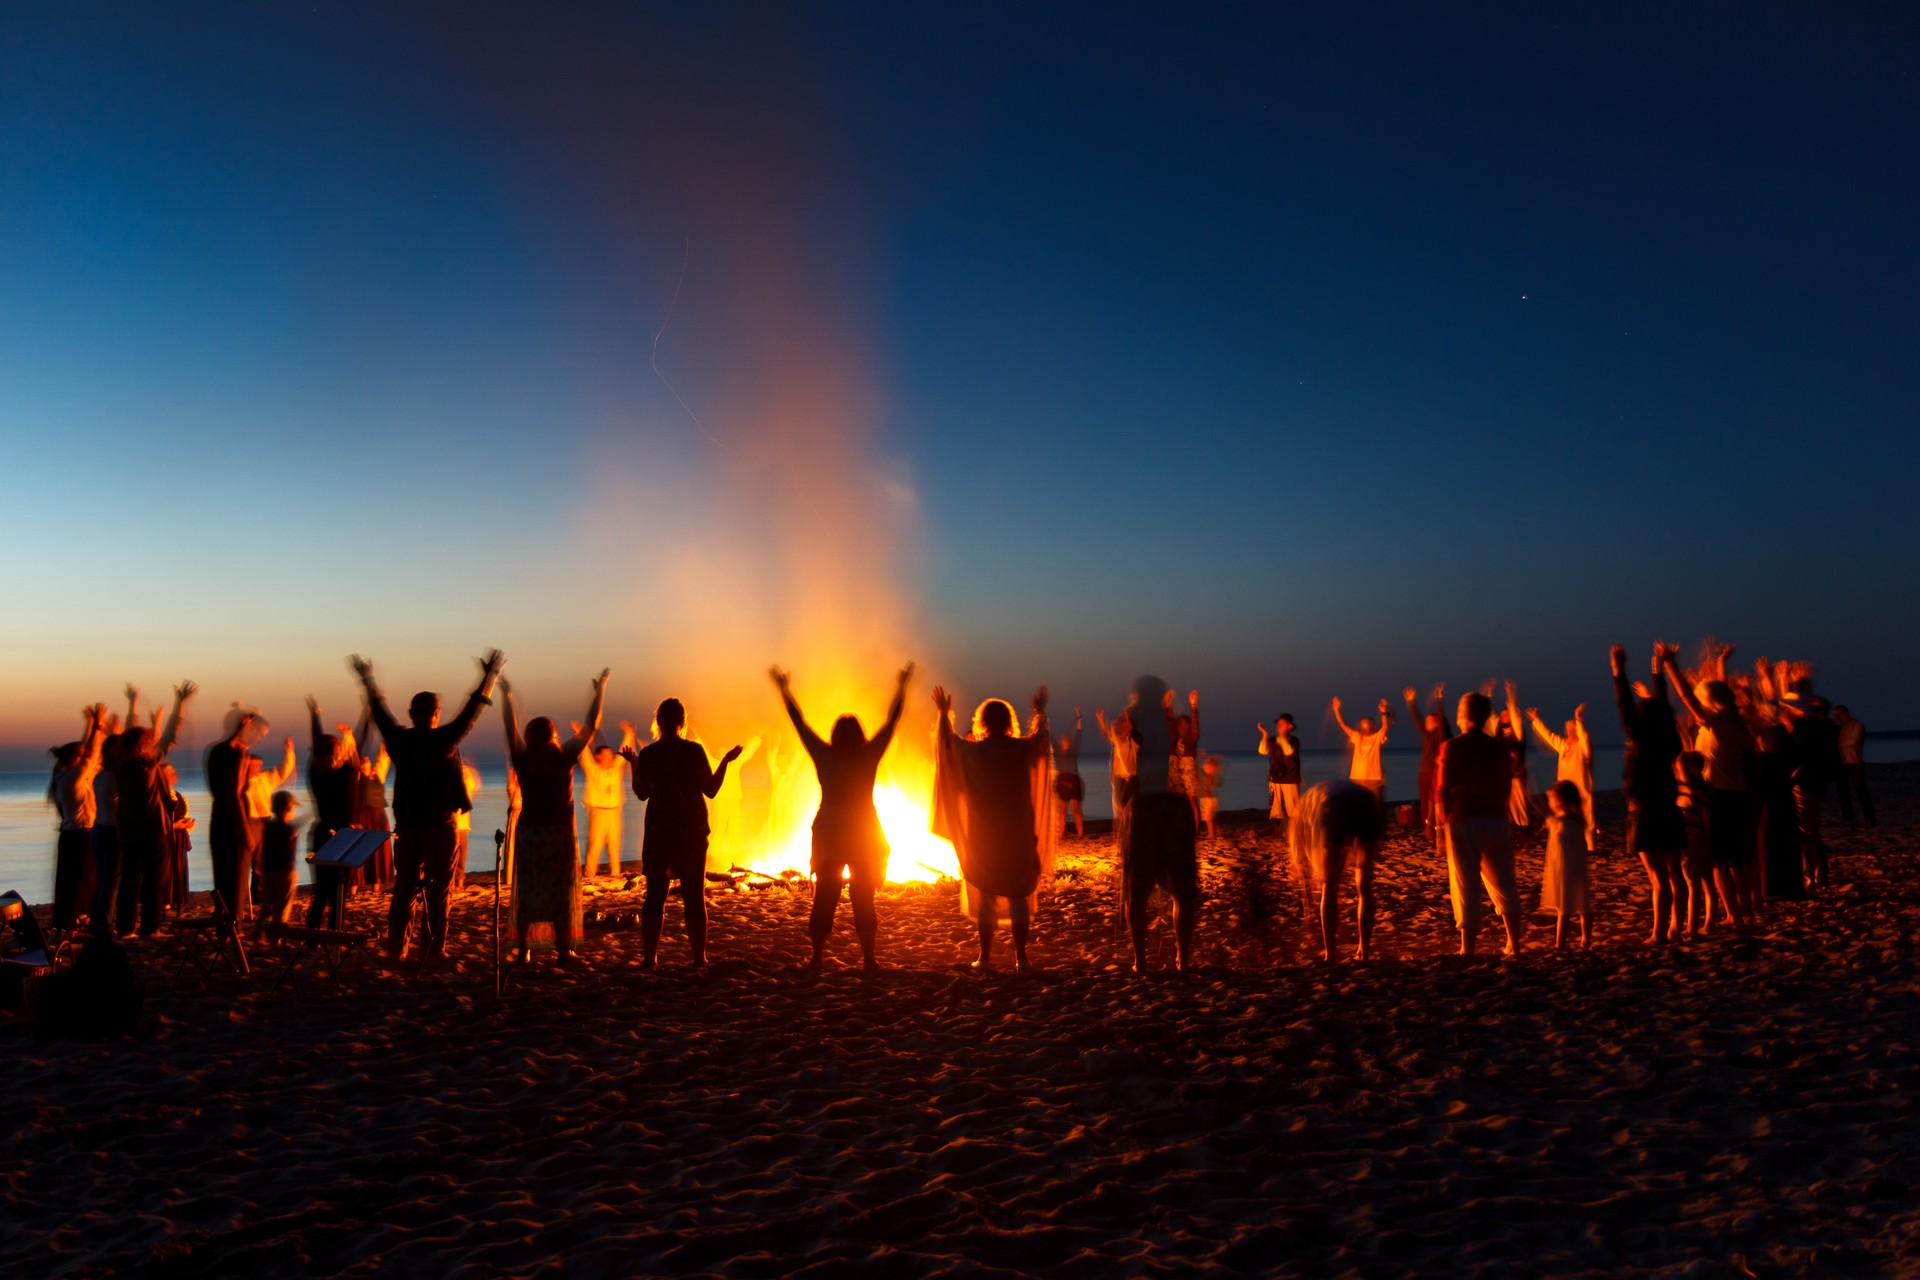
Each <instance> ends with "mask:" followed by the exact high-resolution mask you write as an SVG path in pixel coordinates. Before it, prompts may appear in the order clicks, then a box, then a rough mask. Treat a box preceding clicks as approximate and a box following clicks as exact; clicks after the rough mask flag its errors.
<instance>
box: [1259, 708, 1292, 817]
mask: <svg viewBox="0 0 1920 1280" xmlns="http://www.w3.org/2000/svg"><path fill="white" fill-rule="evenodd" d="M1257 727H1258V728H1259V730H1260V754H1261V755H1263V756H1265V757H1266V758H1267V816H1268V817H1269V818H1276V819H1277V818H1290V817H1292V816H1293V810H1294V806H1296V805H1298V804H1299V803H1300V737H1299V735H1298V734H1296V733H1294V731H1293V716H1292V714H1291V713H1287V712H1283V713H1281V714H1280V715H1279V716H1276V717H1275V718H1274V721H1273V732H1272V733H1271V734H1269V733H1268V732H1267V726H1265V725H1264V724H1263V725H1259V726H1257Z"/></svg>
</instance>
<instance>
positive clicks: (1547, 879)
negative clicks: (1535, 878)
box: [1540, 814, 1587, 916]
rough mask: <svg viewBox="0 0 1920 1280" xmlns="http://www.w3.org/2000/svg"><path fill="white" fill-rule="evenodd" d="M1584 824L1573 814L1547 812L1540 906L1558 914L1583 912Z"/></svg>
mask: <svg viewBox="0 0 1920 1280" xmlns="http://www.w3.org/2000/svg"><path fill="white" fill-rule="evenodd" d="M1586 829H1587V824H1586V822H1585V821H1584V820H1583V819H1581V818H1580V817H1579V816H1578V815H1575V814H1567V815H1564V816H1563V815H1560V814H1549V815H1548V816H1547V869H1546V871H1545V873H1544V874H1543V875H1542V876H1541V877H1540V908H1541V910H1543V911H1557V912H1559V913H1560V914H1561V915H1562V916H1584V915H1585V914H1586V913H1587V830H1586Z"/></svg>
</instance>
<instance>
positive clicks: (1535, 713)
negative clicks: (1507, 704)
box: [1527, 707, 1540, 720]
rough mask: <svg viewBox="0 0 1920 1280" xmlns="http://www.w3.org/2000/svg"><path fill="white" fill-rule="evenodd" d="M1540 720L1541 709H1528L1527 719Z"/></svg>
mask: <svg viewBox="0 0 1920 1280" xmlns="http://www.w3.org/2000/svg"><path fill="white" fill-rule="evenodd" d="M1539 718H1540V708H1538V707H1528V708H1527V719H1529V720H1538V719H1539Z"/></svg>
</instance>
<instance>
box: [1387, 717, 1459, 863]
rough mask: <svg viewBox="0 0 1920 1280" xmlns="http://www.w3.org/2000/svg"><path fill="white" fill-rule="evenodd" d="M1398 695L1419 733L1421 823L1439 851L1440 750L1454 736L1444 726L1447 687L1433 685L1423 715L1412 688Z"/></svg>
mask: <svg viewBox="0 0 1920 1280" xmlns="http://www.w3.org/2000/svg"><path fill="white" fill-rule="evenodd" d="M1400 696H1401V697H1402V698H1403V699H1405V701H1406V704H1407V723H1408V724H1410V725H1413V726H1414V728H1415V729H1416V730H1417V731H1418V732H1419V734H1420V772H1419V775H1418V787H1419V792H1420V823H1421V825H1422V826H1424V827H1425V828H1426V829H1427V838H1428V839H1430V840H1432V841H1433V847H1434V848H1435V849H1440V848H1442V847H1444V843H1445V842H1444V837H1445V835H1446V824H1445V823H1444V822H1443V821H1441V817H1440V793H1439V784H1440V748H1441V747H1444V746H1446V745H1447V739H1448V738H1451V737H1452V736H1453V727H1452V726H1451V725H1449V724H1448V723H1447V701H1446V699H1447V686H1446V685H1444V684H1437V685H1435V686H1433V693H1432V695H1431V696H1430V698H1429V701H1428V704H1427V713H1426V714H1425V715H1421V714H1420V704H1419V701H1418V700H1417V699H1416V697H1415V695H1414V691H1413V686H1412V685H1408V686H1407V687H1406V688H1404V689H1402V690H1401V691H1400Z"/></svg>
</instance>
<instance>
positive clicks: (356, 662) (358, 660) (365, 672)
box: [347, 653, 373, 680]
mask: <svg viewBox="0 0 1920 1280" xmlns="http://www.w3.org/2000/svg"><path fill="white" fill-rule="evenodd" d="M347 665H348V666H350V667H352V668H353V674H355V675H357V676H359V677H360V678H361V679H362V680H371V679H373V660H372V659H370V658H363V657H361V656H360V655H359V654H357V653H356V654H354V655H353V656H351V657H349V658H348V659H347Z"/></svg>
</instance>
